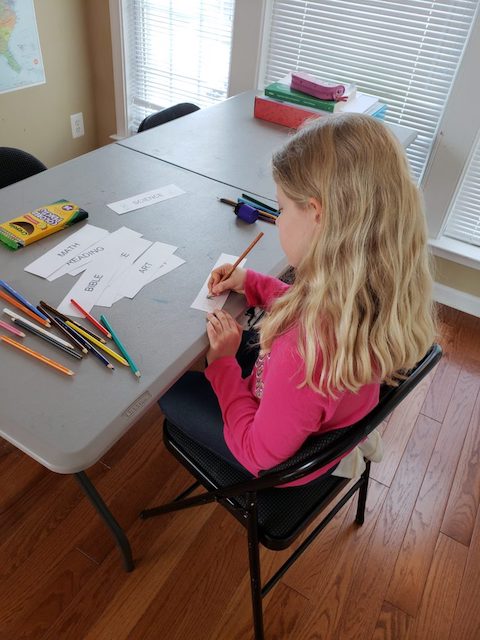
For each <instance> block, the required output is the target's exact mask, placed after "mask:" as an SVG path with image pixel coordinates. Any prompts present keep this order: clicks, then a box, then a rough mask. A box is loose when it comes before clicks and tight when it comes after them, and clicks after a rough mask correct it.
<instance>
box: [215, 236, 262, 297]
mask: <svg viewBox="0 0 480 640" xmlns="http://www.w3.org/2000/svg"><path fill="white" fill-rule="evenodd" d="M263 235H264V233H263V231H260V233H259V234H258V236H257V237H256V238H255V240H252V242H251V243H250V244H249V245H248V247H247V248H246V249H245V251H244V252H243V253H242V254H241V255H240V256H238V258H237V259H236V260H235V262H234V263H233V265H232V268H231V269H230V271H228V272H227V273H226V274H225V275H224V276H223V277H222V278H221V279H220V280H219V281H218V282H217V284H219V283H220V282H224V281H225V280H228V278H230V276H231V275H232V273H233V272H234V271H235V269H236V268H237V267H238V265H239V264H240V262H241V261H242V260H243V259H244V258H245V256H246V255H248V254H249V253H250V251H251V250H252V249H253V247H254V246H255V245H256V244H257V242H258V241H259V240H260V238H261V237H262V236H263ZM214 297H215V296H213V295H212V294H208V296H207V298H208V299H211V298H214Z"/></svg>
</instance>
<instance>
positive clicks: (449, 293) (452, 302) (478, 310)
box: [433, 282, 480, 318]
mask: <svg viewBox="0 0 480 640" xmlns="http://www.w3.org/2000/svg"><path fill="white" fill-rule="evenodd" d="M433 298H434V300H435V301H436V302H439V303H440V304H445V305H447V306H448V307H453V308H454V309H458V310H459V311H464V312H465V313H469V314H470V315H472V316H477V318H480V298H479V297H478V296H473V295H472V294H471V293H465V291H459V290H458V289H454V288H453V287H447V285H445V284H440V283H439V282H434V284H433Z"/></svg>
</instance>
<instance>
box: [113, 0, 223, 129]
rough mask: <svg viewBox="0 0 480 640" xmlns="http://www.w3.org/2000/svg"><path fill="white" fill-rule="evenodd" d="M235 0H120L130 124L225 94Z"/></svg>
mask: <svg viewBox="0 0 480 640" xmlns="http://www.w3.org/2000/svg"><path fill="white" fill-rule="evenodd" d="M233 10H234V0H124V2H123V23H124V37H125V43H124V46H125V68H126V93H127V117H128V128H129V131H130V132H131V133H134V132H136V131H137V128H138V125H139V124H140V122H141V121H142V120H143V118H144V117H145V116H147V115H149V114H150V113H152V112H154V111H158V110H160V109H163V108H164V107H168V106H170V105H172V104H176V103H178V102H193V103H195V104H197V105H198V106H199V107H202V106H207V105H209V104H212V103H213V102H217V101H218V100H222V99H224V98H226V96H227V86H228V74H229V67H230V49H231V39H232V35H231V34H232V21H233Z"/></svg>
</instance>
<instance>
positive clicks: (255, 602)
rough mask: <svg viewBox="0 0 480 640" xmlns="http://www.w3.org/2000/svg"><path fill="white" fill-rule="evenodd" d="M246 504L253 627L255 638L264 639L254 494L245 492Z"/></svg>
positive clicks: (255, 499)
mask: <svg viewBox="0 0 480 640" xmlns="http://www.w3.org/2000/svg"><path fill="white" fill-rule="evenodd" d="M247 505H248V506H247V510H248V520H247V531H248V561H249V566H250V589H251V595H252V612H253V627H254V631H255V640H264V632H263V606H262V585H261V574H260V552H259V549H258V528H257V496H256V494H252V493H249V494H247Z"/></svg>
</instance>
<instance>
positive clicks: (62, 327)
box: [43, 309, 88, 353]
mask: <svg viewBox="0 0 480 640" xmlns="http://www.w3.org/2000/svg"><path fill="white" fill-rule="evenodd" d="M43 312H44V313H45V315H46V316H47V317H48V319H49V320H50V322H52V323H53V324H54V326H55V327H57V329H59V330H60V331H61V332H62V333H63V334H64V335H65V336H67V338H68V339H69V340H71V341H72V342H73V344H74V345H75V346H76V347H78V348H79V349H80V351H82V352H83V353H88V349H87V348H86V347H85V345H84V344H83V343H82V342H81V340H78V337H77V336H74V335H73V334H72V333H70V331H73V329H71V330H69V328H68V327H67V326H66V324H65V323H62V321H61V320H60V318H56V317H55V316H53V315H52V316H51V315H50V314H49V313H48V312H47V311H45V309H44V310H43Z"/></svg>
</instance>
